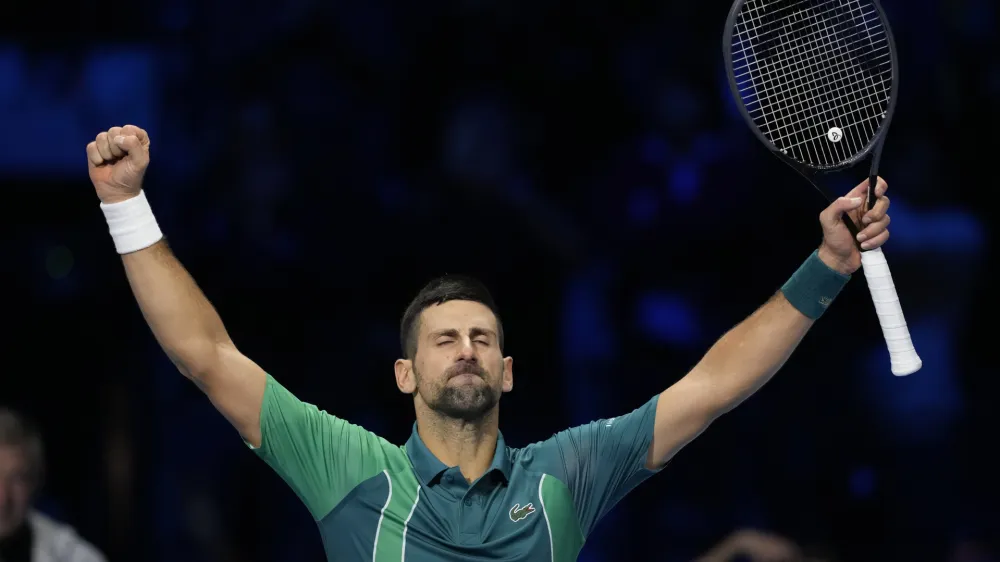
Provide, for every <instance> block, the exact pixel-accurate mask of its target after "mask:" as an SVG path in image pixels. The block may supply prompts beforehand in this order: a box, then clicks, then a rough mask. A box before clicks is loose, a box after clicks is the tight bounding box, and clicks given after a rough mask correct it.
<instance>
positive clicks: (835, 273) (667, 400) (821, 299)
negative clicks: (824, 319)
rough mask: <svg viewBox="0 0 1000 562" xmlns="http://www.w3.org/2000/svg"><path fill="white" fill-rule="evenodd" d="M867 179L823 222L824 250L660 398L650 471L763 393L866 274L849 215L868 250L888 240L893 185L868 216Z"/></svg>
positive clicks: (825, 213)
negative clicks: (857, 276)
mask: <svg viewBox="0 0 1000 562" xmlns="http://www.w3.org/2000/svg"><path fill="white" fill-rule="evenodd" d="M867 187H868V181H867V180H865V181H864V182H862V183H861V184H860V185H858V186H857V187H856V188H854V189H853V190H852V191H851V193H849V194H848V195H847V196H846V197H842V198H840V199H838V200H837V201H834V202H833V203H832V204H831V205H830V206H829V207H827V208H826V210H824V211H823V213H822V214H821V215H820V224H821V225H822V227H823V243H822V245H821V246H820V248H819V250H817V251H816V252H815V253H813V255H812V256H810V257H809V259H807V260H806V262H805V263H804V264H803V265H802V267H800V268H799V270H798V271H797V272H796V273H795V274H794V275H793V276H792V277H791V279H789V281H788V282H787V283H785V285H784V286H783V287H782V288H781V291H779V292H778V293H777V294H775V295H774V296H773V297H772V298H771V299H770V300H768V302H767V303H766V304H764V306H762V307H760V308H759V309H757V311H756V312H754V313H753V314H751V315H750V317H748V318H747V319H746V320H744V321H743V322H741V323H740V324H738V325H737V326H736V327H734V328H733V329H732V330H730V331H729V332H728V333H726V334H725V335H724V336H722V338H720V339H719V340H718V341H717V342H716V343H715V345H713V346H712V348H711V349H709V351H708V353H706V354H705V356H704V357H703V358H702V360H701V361H700V362H698V364H697V365H695V367H694V368H693V369H692V370H691V372H690V373H688V374H687V375H685V376H684V378H682V379H681V380H679V381H677V382H676V383H675V384H674V385H673V386H671V387H670V388H668V389H667V390H665V391H663V393H662V394H660V398H659V402H658V404H657V410H656V422H655V426H654V431H653V442H652V444H651V445H650V447H649V456H648V458H647V466H648V467H649V468H656V467H660V466H662V465H663V464H665V463H666V462H667V461H668V460H669V459H670V458H671V457H673V455H674V454H676V453H677V451H678V450H680V449H681V448H682V447H683V446H684V445H686V444H687V443H689V442H690V441H691V440H693V439H694V438H695V437H697V436H698V435H699V434H701V432H703V431H704V430H705V429H706V428H707V427H708V425H709V424H710V423H711V422H712V421H714V420H715V419H716V418H718V417H719V416H720V415H722V414H724V413H726V412H728V411H729V410H732V409H733V408H735V407H736V406H737V405H739V404H740V402H742V401H744V400H746V399H747V398H748V397H750V395H752V394H753V393H754V392H756V391H757V390H758V389H759V388H761V387H762V386H763V385H764V384H765V383H766V382H767V381H768V380H770V378H771V377H772V376H774V374H775V373H776V372H777V371H778V369H780V368H781V366H782V365H784V364H785V361H787V360H788V358H789V357H790V356H791V354H792V352H793V351H794V350H795V348H796V347H797V346H798V345H799V342H800V341H802V338H803V337H804V336H805V334H806V332H808V330H809V328H810V327H812V325H813V323H814V322H815V321H816V319H818V318H819V317H820V315H821V314H822V313H823V311H824V310H826V307H828V306H829V305H830V303H831V302H832V301H833V299H834V298H835V297H836V296H837V294H838V293H839V292H840V290H841V289H842V288H843V286H844V285H845V284H846V283H847V281H848V280H849V279H850V275H851V274H853V273H854V272H855V271H857V269H858V268H859V267H861V254H860V252H859V250H858V249H857V246H856V245H855V242H854V240H853V238H852V236H851V234H850V232H849V231H848V230H847V227H846V226H844V224H843V222H842V221H841V216H842V215H843V214H845V213H847V214H848V216H850V217H851V220H854V221H855V223H856V224H860V225H861V226H862V227H863V230H862V231H861V233H860V234H861V236H863V237H864V238H863V239H860V240H859V241H861V242H863V247H864V248H865V249H869V248H877V247H879V246H881V245H882V244H884V243H885V241H886V240H887V239H888V237H889V231H888V230H887V227H888V224H889V216H888V215H887V214H886V212H887V210H888V206H889V199H888V198H887V197H883V195H884V194H885V191H886V187H887V186H886V183H885V182H884V181H882V180H881V179H880V180H879V182H878V187H877V188H876V194H877V196H878V197H879V201H878V203H877V204H876V205H875V207H874V208H873V209H872V210H870V211H868V212H867V213H865V212H864V211H863V208H862V203H863V202H864V199H865V194H866V193H867Z"/></svg>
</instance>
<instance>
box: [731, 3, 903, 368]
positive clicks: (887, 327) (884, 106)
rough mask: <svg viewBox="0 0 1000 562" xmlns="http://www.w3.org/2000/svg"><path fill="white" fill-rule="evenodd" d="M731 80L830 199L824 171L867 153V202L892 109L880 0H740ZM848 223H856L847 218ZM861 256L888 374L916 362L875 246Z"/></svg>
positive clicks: (749, 115) (888, 42) (746, 107)
mask: <svg viewBox="0 0 1000 562" xmlns="http://www.w3.org/2000/svg"><path fill="white" fill-rule="evenodd" d="M722 50H723V56H724V57H725V60H726V70H727V72H728V74H729V87H730V89H731V90H732V93H733V97H734V98H735V100H736V105H737V106H738V107H739V110H740V113H742V115H743V118H744V119H745V120H746V123H747V125H749V126H750V129H751V130H753V132H754V133H755V134H756V135H757V138H758V139H760V141H761V142H763V143H764V144H765V145H766V146H767V147H768V148H769V149H770V150H771V152H772V153H773V154H774V155H775V156H777V157H778V158H779V159H780V160H782V161H783V162H785V163H786V164H788V165H789V166H791V167H792V168H793V169H795V170H796V171H798V172H799V173H800V174H801V175H802V176H803V177H805V179H806V180H808V181H809V183H810V184H812V186H813V187H815V188H816V190H817V191H819V192H820V193H822V194H823V196H824V197H825V198H826V199H827V200H828V201H831V202H832V201H833V198H832V197H831V196H830V194H829V193H827V191H825V190H824V189H823V187H821V186H820V183H819V177H820V176H822V175H824V174H829V173H832V172H837V171H842V170H846V169H848V168H853V167H854V166H855V165H857V164H858V163H859V162H861V161H863V160H864V159H866V158H868V157H870V158H871V168H870V170H869V173H868V178H869V186H868V201H867V205H868V208H869V209H871V208H872V207H874V206H875V200H876V194H875V186H876V182H877V180H878V166H879V160H880V158H881V155H882V146H883V144H884V142H885V136H886V132H887V131H888V129H889V122H890V121H891V119H892V114H893V111H894V109H895V106H896V95H897V91H898V85H897V80H896V47H895V43H894V42H893V38H892V32H891V31H890V29H889V23H888V22H887V21H886V17H885V13H884V12H883V11H882V7H881V6H880V5H879V3H878V1H877V0H737V1H736V2H735V3H734V4H733V7H732V10H730V13H729V19H728V20H727V22H726V29H725V33H724V34H723V41H722ZM843 218H844V222H845V224H846V225H847V228H848V230H850V232H851V234H852V235H853V236H854V237H855V240H857V235H858V228H857V226H855V224H854V221H853V220H851V219H850V217H848V216H847V215H844V216H843ZM861 263H862V267H863V269H864V272H865V279H866V280H867V282H868V289H869V291H870V292H871V295H872V300H873V301H874V302H875V311H876V312H877V314H878V318H879V324H880V325H881V326H882V334H883V336H885V342H886V345H887V346H888V348H889V358H890V366H891V369H892V373H893V374H894V375H896V376H904V375H909V374H911V373H914V372H916V371H918V370H919V369H920V367H921V366H922V362H921V360H920V357H919V356H918V355H917V352H916V349H915V348H914V347H913V340H912V339H911V338H910V331H909V329H908V328H907V326H906V319H905V318H904V317H903V309H902V307H901V306H900V304H899V296H898V295H897V294H896V287H895V285H894V284H893V281H892V274H891V273H890V272H889V265H888V264H887V263H886V261H885V255H884V254H883V253H882V249H881V248H876V249H874V250H868V251H862V252H861Z"/></svg>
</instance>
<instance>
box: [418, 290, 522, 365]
mask: <svg viewBox="0 0 1000 562" xmlns="http://www.w3.org/2000/svg"><path fill="white" fill-rule="evenodd" d="M448 301H473V302H478V303H480V304H483V305H485V306H486V308H489V309H490V311H492V312H493V316H494V317H496V320H497V343H498V344H499V345H500V349H503V324H502V323H501V322H500V313H499V312H497V306H496V303H495V302H493V296H492V295H490V292H489V290H488V289H487V288H486V285H484V284H483V283H481V282H480V281H479V280H478V279H475V278H474V277H469V276H467V275H444V276H441V277H438V278H437V279H434V280H432V281H430V282H429V283H427V284H426V285H424V288H423V289H420V292H419V293H417V296H415V297H413V300H412V301H410V304H409V306H407V307H406V311H405V312H403V319H402V320H401V321H400V323H399V344H400V347H401V348H402V351H403V357H405V358H407V359H413V357H414V356H416V354H417V333H418V332H419V331H420V322H419V321H420V313H421V312H423V311H424V310H425V309H427V308H429V307H431V306H435V305H439V304H443V303H446V302H448Z"/></svg>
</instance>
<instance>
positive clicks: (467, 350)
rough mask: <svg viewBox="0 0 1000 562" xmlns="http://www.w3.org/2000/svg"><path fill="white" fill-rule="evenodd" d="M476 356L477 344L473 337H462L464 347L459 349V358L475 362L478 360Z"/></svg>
mask: <svg viewBox="0 0 1000 562" xmlns="http://www.w3.org/2000/svg"><path fill="white" fill-rule="evenodd" d="M476 357H477V356H476V345H475V344H474V343H472V338H462V348H461V349H460V350H459V358H461V359H463V360H465V361H472V362H473V363H475V362H476V361H477V359H476Z"/></svg>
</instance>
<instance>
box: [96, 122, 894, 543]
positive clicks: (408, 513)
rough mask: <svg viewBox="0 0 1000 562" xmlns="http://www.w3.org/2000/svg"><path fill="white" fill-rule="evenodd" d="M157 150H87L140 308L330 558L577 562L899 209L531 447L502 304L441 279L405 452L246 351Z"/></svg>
mask: <svg viewBox="0 0 1000 562" xmlns="http://www.w3.org/2000/svg"><path fill="white" fill-rule="evenodd" d="M149 147H150V142H149V137H148V136H147V135H146V133H145V132H144V131H143V130H142V129H140V128H138V127H135V126H131V125H126V126H124V127H113V128H111V129H110V130H108V131H106V132H102V133H100V134H98V135H97V138H96V139H95V140H94V142H91V143H90V144H88V145H87V158H88V160H89V162H90V165H89V170H90V179H91V181H92V182H93V184H94V187H95V189H96V190H97V195H98V197H99V198H100V200H101V209H102V210H103V212H104V215H105V217H106V219H107V222H108V226H109V230H110V233H111V237H112V240H113V241H114V244H115V248H116V249H117V251H118V253H119V254H121V255H122V260H123V262H124V265H125V272H126V274H127V275H128V279H129V283H130V284H131V287H132V291H133V293H134V294H135V298H136V300H137V301H138V303H139V306H140V308H141V309H142V313H143V314H144V316H145V318H146V321H147V322H148V323H149V326H150V328H151V329H152V331H153V334H154V335H155V336H156V339H157V340H158V341H159V343H160V345H161V346H162V347H163V349H164V351H165V352H166V353H167V355H168V356H169V357H170V359H171V360H172V361H173V362H174V364H176V365H177V368H178V369H179V370H180V371H181V373H182V374H184V375H185V376H186V377H188V378H189V379H191V380H192V381H193V382H194V383H195V384H196V385H198V387H199V388H201V389H202V390H203V391H204V392H205V393H206V394H207V395H208V398H209V399H210V400H211V401H212V403H213V404H214V405H215V407H216V408H218V410H219V411H220V412H221V413H222V414H223V415H224V416H225V417H226V418H227V419H228V420H229V421H230V422H231V423H232V424H233V426H234V427H235V428H236V429H237V431H239V433H240V435H242V437H243V440H244V441H245V442H246V443H247V445H248V446H249V447H250V448H251V449H252V450H253V451H254V453H256V454H257V455H258V456H260V458H262V459H263V460H264V462H266V463H267V464H268V465H270V466H271V467H272V468H273V469H274V470H275V471H276V472H277V473H278V474H279V475H281V477H282V478H283V479H284V480H285V481H286V482H287V483H288V485H289V486H291V488H292V489H293V490H294V491H295V493H296V494H297V495H298V497H299V498H301V500H302V502H303V503H304V504H305V506H306V508H307V509H308V510H309V512H310V513H311V514H312V516H313V518H314V519H315V520H316V523H317V525H318V527H319V532H320V534H321V535H322V538H323V544H324V546H325V549H326V554H327V557H328V559H329V560H338V561H348V560H357V561H369V560H371V561H375V562H382V561H387V562H388V561H401V560H409V561H412V562H417V561H432V560H433V561H453V562H460V561H461V562H468V561H474V560H532V561H534V560H537V561H544V560H549V561H567V562H568V561H571V560H576V558H577V556H578V554H579V552H580V550H581V548H582V547H583V544H584V541H585V540H586V539H587V536H588V535H589V534H590V533H591V532H592V531H593V529H594V527H595V526H596V525H597V523H598V522H599V521H600V520H601V518H602V517H603V516H604V515H605V514H606V513H607V512H608V511H609V510H610V509H611V508H612V507H613V506H614V505H615V504H616V503H617V502H618V501H619V500H621V499H622V497H624V496H625V494H627V493H628V492H629V491H631V490H633V489H634V488H635V487H636V486H637V485H638V484H639V483H641V482H642V481H644V480H645V479H647V478H649V477H650V476H651V475H653V474H655V473H656V472H657V471H659V470H660V469H661V468H662V467H663V466H664V465H665V464H666V462H667V461H668V460H669V459H670V458H671V457H673V456H674V455H675V454H676V453H677V451H679V450H680V449H681V448H682V447H683V446H684V445H685V444H687V443H689V442H690V441H691V440H692V439H694V438H695V437H697V436H698V435H699V434H701V432H703V431H704V430H705V429H706V428H707V427H708V425H709V424H710V423H711V422H712V421H713V420H715V419H716V418H718V417H719V416H721V415H722V414H724V413H726V412H728V411H729V410H731V409H732V408H734V407H735V406H736V405H737V404H739V403H740V402H741V401H743V400H745V399H746V398H747V397H748V396H750V395H751V394H752V393H753V392H754V391H756V390H757V389H759V388H760V387H761V386H762V385H763V384H764V383H765V382H767V380H768V379H770V378H771V376H773V375H774V373H775V372H776V371H777V370H778V369H779V368H780V367H781V366H782V364H783V363H784V362H785V360H786V359H788V357H789V355H790V354H791V353H792V351H793V350H794V349H795V347H796V346H797V345H798V343H799V341H800V340H801V339H802V337H803V336H804V335H805V334H806V332H807V331H808V330H809V328H810V327H811V326H812V325H813V323H814V322H815V321H816V320H817V319H818V318H819V317H820V316H821V315H822V314H823V312H824V311H825V310H826V308H827V307H828V306H829V305H830V303H831V302H832V301H833V300H834V298H835V297H836V296H837V294H838V293H839V292H840V290H841V289H842V288H843V287H844V285H845V284H846V283H847V282H848V280H849V279H850V277H851V274H852V273H854V272H855V271H856V270H857V269H858V268H859V267H860V266H861V256H860V253H859V251H858V249H857V248H856V247H855V243H854V240H853V239H852V236H851V235H850V234H849V233H848V230H847V228H845V227H844V225H843V224H842V222H841V220H840V217H841V215H842V214H843V213H849V214H850V216H851V217H852V218H854V219H855V220H856V221H857V222H858V223H859V224H862V226H863V230H862V232H861V236H862V237H864V241H863V244H864V247H865V248H875V247H879V246H881V245H882V244H883V243H885V241H886V239H887V238H888V236H889V233H888V231H887V230H886V227H887V225H888V224H889V217H888V215H887V214H886V210H887V208H888V205H889V201H888V199H886V198H885V197H881V198H880V200H879V202H878V204H877V205H876V206H875V208H874V209H872V210H870V211H868V212H864V210H863V205H862V200H863V196H864V194H865V189H866V185H867V184H865V183H863V184H861V185H859V186H858V187H857V188H855V189H854V190H852V191H851V192H850V193H849V194H848V195H847V196H846V197H843V198H840V199H838V200H836V201H835V202H833V204H831V205H830V206H829V207H828V208H827V209H826V210H824V211H823V213H822V214H821V215H820V224H821V225H822V227H823V235H824V236H823V241H822V243H821V244H820V246H819V248H818V249H817V250H816V251H814V252H813V253H812V254H811V255H810V256H808V257H807V258H806V259H805V261H804V263H803V264H802V266H801V267H800V268H799V269H798V270H797V271H796V272H794V273H793V274H792V276H791V277H790V278H789V279H788V281H787V282H786V283H785V284H784V286H783V287H782V288H781V290H780V291H778V292H777V293H776V294H775V295H774V296H773V297H771V298H770V299H769V300H768V301H767V303H765V304H764V305H763V306H762V307H760V308H759V309H758V310H757V311H756V312H754V313H753V314H752V315H750V317H749V318H747V319H746V320H744V321H743V322H741V323H740V324H738V325H737V326H736V327H734V328H733V329H732V330H730V331H729V332H728V333H726V334H725V335H724V336H722V338H721V339H719V340H718V342H716V343H715V345H713V346H712V348H711V349H709V351H708V353H707V354H705V356H704V358H703V359H702V360H701V361H700V362H699V363H698V364H697V365H696V366H695V367H694V368H693V369H692V370H691V372H690V373H687V374H686V375H685V376H684V377H683V378H682V379H680V380H679V381H677V382H676V383H675V384H673V385H671V386H670V387H669V388H667V389H666V390H664V391H663V392H662V393H660V394H658V395H656V396H653V397H651V398H650V399H649V400H648V401H647V402H646V403H645V404H642V405H640V406H639V407H638V408H636V409H635V410H633V411H631V412H627V413H623V415H621V416H617V417H612V418H607V419H599V420H596V421H594V422H592V423H589V424H586V425H583V426H580V427H574V428H571V429H568V430H565V431H563V432H561V433H558V434H556V435H553V436H552V437H550V438H548V439H547V440H545V441H541V442H539V443H535V444H532V445H528V446H527V447H524V448H515V447H511V446H509V445H508V444H507V443H506V442H505V441H504V438H503V435H502V434H501V433H500V430H499V402H500V396H501V395H502V394H503V393H505V392H510V391H511V390H512V389H513V387H514V371H513V366H514V361H513V359H512V358H511V357H506V356H504V354H503V344H504V332H503V325H502V323H501V321H500V317H499V315H498V314H497V310H496V307H495V305H494V303H493V300H492V298H491V297H490V294H489V293H488V292H487V291H486V289H485V288H483V287H482V286H481V285H480V284H479V283H477V282H475V281H473V280H470V279H465V278H458V277H446V278H442V279H438V280H435V281H433V282H431V283H430V284H428V285H427V286H426V287H425V288H424V289H423V290H422V291H420V293H419V294H418V295H417V296H416V298H414V299H413V301H412V303H411V304H410V305H409V306H408V307H407V309H406V311H405V312H404V314H403V318H402V322H401V326H400V340H401V342H400V343H401V346H402V358H401V359H398V360H396V362H395V365H394V370H395V377H396V385H397V386H398V387H399V390H400V391H401V392H403V393H406V394H409V395H411V396H412V397H413V407H414V412H415V414H416V423H414V425H413V432H412V434H411V436H410V438H409V440H408V441H407V442H406V444H405V445H403V446H398V445H395V444H392V443H389V442H387V441H386V440H384V439H382V438H381V437H379V436H377V435H374V434H372V433H370V432H368V431H366V430H365V429H364V428H361V427H358V426H357V425H352V424H351V423H349V422H348V421H346V420H344V419H341V418H338V417H336V416H335V415H332V414H329V413H327V412H325V411H322V410H319V409H318V408H316V407H315V406H313V405H311V404H308V403H305V402H302V401H301V400H299V399H298V398H297V397H296V396H294V395H293V394H292V393H291V392H289V391H288V390H287V389H285V387H283V386H282V385H281V384H280V383H279V382H278V380H276V379H275V378H274V377H272V376H271V375H270V374H269V373H267V372H266V371H265V370H264V369H262V368H261V367H259V366H258V365H257V364H256V363H254V362H253V361H251V360H250V359H248V358H247V357H246V356H245V355H243V353H242V352H241V351H240V350H239V349H237V347H236V345H235V344H234V343H233V341H232V340H231V339H230V337H229V335H228V334H227V333H226V329H225V327H224V326H223V324H222V320H220V318H219V316H218V315H217V314H216V312H215V310H214V309H213V307H212V305H211V304H210V303H209V301H208V299H206V298H205V296H204V295H203V294H202V292H201V291H200V290H199V289H198V286H197V285H196V284H195V282H194V280H193V279H192V278H191V277H190V276H189V275H188V273H187V272H186V271H185V269H184V268H183V267H182V266H181V264H180V262H179V261H178V260H177V258H176V257H174V255H173V254H172V253H171V251H170V249H169V247H168V246H167V244H166V242H165V241H164V240H163V235H162V233H161V231H160V228H159V226H158V225H157V221H156V219H155V217H154V215H153V212H152V210H151V208H150V205H149V203H148V202H147V200H146V197H145V194H144V192H143V190H142V180H143V175H144V173H145V171H146V168H147V166H148V164H149V157H150V156H149ZM885 190H886V184H885V182H882V181H880V182H879V183H878V188H877V192H878V194H879V195H880V196H881V195H883V194H884V193H885ZM666 378H667V375H664V379H666Z"/></svg>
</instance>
